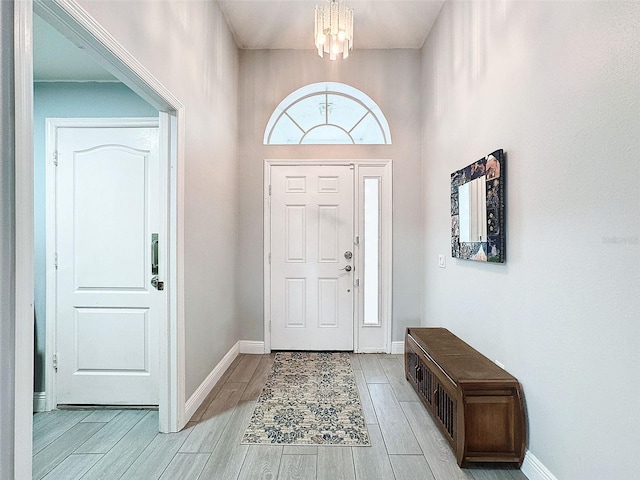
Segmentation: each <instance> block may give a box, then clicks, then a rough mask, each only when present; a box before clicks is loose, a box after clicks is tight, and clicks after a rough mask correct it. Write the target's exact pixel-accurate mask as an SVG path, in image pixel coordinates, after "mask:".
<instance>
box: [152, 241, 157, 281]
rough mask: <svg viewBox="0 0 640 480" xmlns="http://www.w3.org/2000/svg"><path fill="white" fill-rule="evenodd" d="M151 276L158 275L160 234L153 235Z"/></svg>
mask: <svg viewBox="0 0 640 480" xmlns="http://www.w3.org/2000/svg"><path fill="white" fill-rule="evenodd" d="M151 275H158V234H157V233H152V234H151Z"/></svg>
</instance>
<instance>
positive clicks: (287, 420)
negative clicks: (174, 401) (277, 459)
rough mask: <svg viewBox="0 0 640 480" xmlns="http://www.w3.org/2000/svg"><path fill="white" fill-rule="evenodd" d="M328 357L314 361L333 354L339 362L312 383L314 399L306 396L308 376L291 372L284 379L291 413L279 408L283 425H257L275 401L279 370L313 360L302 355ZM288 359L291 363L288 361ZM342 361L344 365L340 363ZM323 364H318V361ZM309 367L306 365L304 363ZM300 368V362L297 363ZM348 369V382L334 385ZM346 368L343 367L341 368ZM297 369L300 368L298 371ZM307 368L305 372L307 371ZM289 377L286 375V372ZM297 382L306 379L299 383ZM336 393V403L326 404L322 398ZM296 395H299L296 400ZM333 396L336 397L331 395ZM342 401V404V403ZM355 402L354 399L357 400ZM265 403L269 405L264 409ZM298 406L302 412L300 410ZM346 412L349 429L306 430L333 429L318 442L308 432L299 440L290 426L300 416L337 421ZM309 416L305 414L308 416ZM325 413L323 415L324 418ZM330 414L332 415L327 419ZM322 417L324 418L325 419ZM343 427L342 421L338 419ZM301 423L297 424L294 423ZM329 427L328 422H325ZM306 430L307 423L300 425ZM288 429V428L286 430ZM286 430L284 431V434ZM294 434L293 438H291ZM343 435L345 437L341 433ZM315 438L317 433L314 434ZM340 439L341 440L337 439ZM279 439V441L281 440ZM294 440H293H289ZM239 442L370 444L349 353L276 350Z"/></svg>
mask: <svg viewBox="0 0 640 480" xmlns="http://www.w3.org/2000/svg"><path fill="white" fill-rule="evenodd" d="M314 356H316V357H325V358H324V359H322V358H317V359H316V360H314V362H321V361H323V360H324V361H325V362H326V361H327V358H326V357H331V361H333V362H336V365H337V367H338V369H337V372H336V371H334V370H333V369H331V372H330V373H328V372H325V374H324V375H322V376H321V378H318V379H317V382H313V381H312V383H313V387H314V388H317V391H316V395H315V396H312V397H311V400H312V401H311V402H309V401H308V400H309V398H307V393H308V392H306V391H305V390H304V387H305V386H307V387H308V386H309V383H308V381H307V382H305V380H308V379H305V378H304V377H305V375H297V374H293V375H291V374H290V375H288V377H289V378H288V381H285V382H284V383H285V385H286V388H287V389H289V390H290V393H291V395H289V396H287V399H288V401H287V402H286V403H287V406H289V407H290V408H289V409H288V410H289V412H288V413H281V411H278V412H277V413H278V415H275V416H272V418H274V419H276V418H277V417H279V419H280V421H279V422H278V423H279V424H280V427H275V426H273V423H275V422H277V420H275V421H274V422H262V427H261V428H256V424H260V418H262V417H263V416H264V412H265V410H267V411H268V410H269V407H268V405H269V402H270V401H273V399H274V398H275V397H274V395H273V390H274V389H273V386H274V382H276V383H277V381H278V374H279V373H281V372H280V371H277V370H276V369H280V370H287V367H288V366H289V365H291V364H294V365H295V363H296V361H297V362H303V363H305V362H306V363H308V362H309V361H310V360H309V359H307V360H306V361H305V359H304V358H303V357H314ZM287 359H288V362H287V361H286V360H287ZM340 362H342V363H343V365H340V364H339V363H340ZM317 365H318V366H320V364H319V363H317ZM305 366H307V365H305ZM298 367H300V365H298ZM345 368H348V374H349V381H347V382H346V383H341V384H336V385H334V384H332V383H331V381H332V380H334V378H335V376H337V375H344V369H345ZM340 369H343V370H340ZM296 371H297V370H296ZM318 371H319V370H318ZM307 372H308V371H305V372H304V373H305V374H306V373H307ZM284 377H285V378H286V377H287V375H284ZM298 382H303V383H302V384H299V383H298ZM332 394H334V395H335V394H337V396H338V397H340V398H338V399H337V400H338V402H333V403H331V404H330V407H329V408H322V407H326V403H325V402H323V401H322V399H323V398H324V399H326V398H328V397H327V395H332ZM296 397H298V398H297V399H296ZM332 398H333V397H332ZM340 400H342V403H341V402H340ZM354 401H355V402H354ZM265 405H266V406H267V407H266V408H265ZM301 405H304V407H305V408H302V409H300V406H301ZM297 409H299V411H298V410H297ZM345 410H346V411H347V412H348V414H347V417H346V418H345V417H344V415H343V416H342V420H343V421H344V420H345V419H348V422H350V423H349V424H348V425H347V428H346V429H338V431H336V429H335V428H333V429H331V428H330V429H312V428H308V429H307V431H306V432H305V433H308V432H309V431H312V432H313V431H315V432H317V433H318V434H322V432H333V433H334V434H337V435H334V436H333V438H327V435H328V434H325V435H322V438H323V439H325V441H317V440H316V442H312V441H311V440H312V439H313V438H314V436H313V434H312V435H311V437H309V436H308V435H304V436H303V437H302V438H304V439H305V440H304V441H300V436H299V435H298V434H296V432H295V429H294V430H293V431H292V429H291V427H292V425H293V424H294V423H295V422H296V421H298V422H299V421H300V419H301V418H300V417H304V420H308V418H309V417H312V418H313V419H315V420H316V421H317V419H318V418H321V419H322V420H324V421H329V419H331V420H336V417H337V416H340V414H341V413H344V411H345ZM305 415H306V416H305ZM323 416H324V418H323ZM327 417H329V418H327ZM322 420H321V421H322ZM266 424H269V425H272V428H271V431H268V428H266ZM338 424H339V425H340V426H342V423H340V422H338ZM295 425H296V426H298V423H295ZM325 426H326V424H325ZM331 427H335V424H334V423H332V424H331ZM301 429H302V430H304V426H303V427H301ZM287 430H289V431H287ZM256 431H258V432H259V435H256V434H255V432H256ZM283 431H284V433H283ZM292 434H293V436H294V438H290V436H291V435H292ZM274 435H275V436H278V437H282V436H284V439H283V438H273V436H274ZM340 435H342V436H340ZM258 437H259V438H258ZM315 437H316V439H317V438H318V435H316V436H315ZM336 439H338V441H336ZM279 440H280V441H279ZM289 440H291V441H289ZM240 445H283V446H284V445H288V446H299V447H300V446H307V447H313V446H326V447H370V446H371V437H370V435H369V429H368V427H367V423H366V420H365V418H364V411H363V409H362V401H361V399H360V392H359V390H358V387H357V384H356V379H355V372H354V371H353V366H352V365H351V359H350V353H349V352H300V351H280V352H276V354H275V358H274V361H273V364H272V365H271V371H270V372H269V375H268V377H267V381H266V383H265V386H264V387H263V389H262V392H261V393H260V396H259V397H258V399H257V400H256V402H255V405H254V408H253V411H252V414H251V419H250V420H249V424H248V426H247V427H246V429H245V432H244V434H243V436H242V440H241V441H240Z"/></svg>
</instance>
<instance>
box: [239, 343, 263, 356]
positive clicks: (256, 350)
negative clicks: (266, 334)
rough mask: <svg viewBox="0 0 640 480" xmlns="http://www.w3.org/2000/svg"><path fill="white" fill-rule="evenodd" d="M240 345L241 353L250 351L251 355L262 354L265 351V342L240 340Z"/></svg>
mask: <svg viewBox="0 0 640 480" xmlns="http://www.w3.org/2000/svg"><path fill="white" fill-rule="evenodd" d="M238 345H239V347H240V353H248V354H251V355H262V354H263V353H264V342H255V341H252V340H240V341H239V342H238Z"/></svg>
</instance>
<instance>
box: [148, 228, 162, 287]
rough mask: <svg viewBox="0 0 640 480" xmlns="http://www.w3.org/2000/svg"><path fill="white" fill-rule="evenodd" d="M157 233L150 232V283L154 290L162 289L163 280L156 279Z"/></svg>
mask: <svg viewBox="0 0 640 480" xmlns="http://www.w3.org/2000/svg"><path fill="white" fill-rule="evenodd" d="M158 270H159V268H158V234H157V233H152V234H151V275H153V277H151V285H152V286H153V288H155V289H156V290H164V282H161V281H160V280H158Z"/></svg>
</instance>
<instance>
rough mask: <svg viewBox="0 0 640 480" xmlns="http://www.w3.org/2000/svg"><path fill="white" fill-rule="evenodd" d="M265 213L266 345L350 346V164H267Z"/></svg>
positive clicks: (297, 347) (286, 347)
mask: <svg viewBox="0 0 640 480" xmlns="http://www.w3.org/2000/svg"><path fill="white" fill-rule="evenodd" d="M270 218H271V229H270V230H271V302H270V303H271V348H272V349H274V350H352V349H353V315H354V309H353V298H354V294H353V273H354V272H353V264H354V261H353V256H352V252H353V169H352V167H350V166H348V165H345V166H333V165H332V166H272V167H271V217H270ZM347 257H348V258H347Z"/></svg>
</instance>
